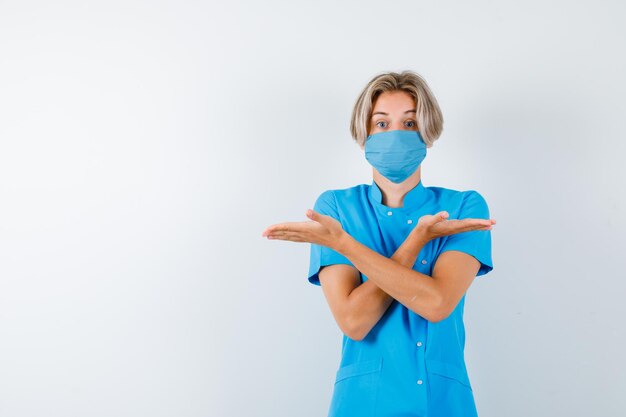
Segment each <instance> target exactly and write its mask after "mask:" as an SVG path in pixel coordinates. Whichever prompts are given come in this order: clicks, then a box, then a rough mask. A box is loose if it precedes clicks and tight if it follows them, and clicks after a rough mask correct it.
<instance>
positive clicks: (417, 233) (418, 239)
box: [409, 226, 431, 245]
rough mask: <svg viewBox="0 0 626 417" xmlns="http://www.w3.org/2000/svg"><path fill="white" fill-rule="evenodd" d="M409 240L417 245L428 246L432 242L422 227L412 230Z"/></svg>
mask: <svg viewBox="0 0 626 417" xmlns="http://www.w3.org/2000/svg"><path fill="white" fill-rule="evenodd" d="M409 238H410V239H411V240H412V241H413V242H414V243H417V244H421V245H426V243H428V241H430V240H431V239H430V237H429V236H428V234H427V233H426V230H424V229H423V228H421V227H420V226H416V227H415V228H414V229H413V230H411V234H410V235H409Z"/></svg>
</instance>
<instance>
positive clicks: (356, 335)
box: [341, 316, 370, 342]
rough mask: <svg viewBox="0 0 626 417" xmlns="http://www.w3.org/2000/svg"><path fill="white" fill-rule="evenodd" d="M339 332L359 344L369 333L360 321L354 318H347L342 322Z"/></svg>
mask: <svg viewBox="0 0 626 417" xmlns="http://www.w3.org/2000/svg"><path fill="white" fill-rule="evenodd" d="M341 330H342V331H343V334H345V335H346V336H347V337H349V338H350V339H352V340H354V341H356V342H360V341H361V340H363V339H365V336H367V334H368V333H369V330H370V329H367V328H365V326H364V325H363V323H362V321H361V320H359V319H358V317H355V316H347V317H345V319H344V320H343V325H342V326H341Z"/></svg>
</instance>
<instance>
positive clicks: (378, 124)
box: [376, 120, 387, 129]
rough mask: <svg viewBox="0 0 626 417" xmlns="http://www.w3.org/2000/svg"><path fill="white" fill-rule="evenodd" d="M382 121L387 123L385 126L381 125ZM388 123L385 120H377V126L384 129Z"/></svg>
mask: <svg viewBox="0 0 626 417" xmlns="http://www.w3.org/2000/svg"><path fill="white" fill-rule="evenodd" d="M380 123H384V124H385V126H381V125H380ZM386 123H387V122H383V121H382V120H381V121H380V122H376V126H378V127H380V128H381V129H384V128H385V127H386V126H387V125H386Z"/></svg>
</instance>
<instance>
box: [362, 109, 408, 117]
mask: <svg viewBox="0 0 626 417" xmlns="http://www.w3.org/2000/svg"><path fill="white" fill-rule="evenodd" d="M407 113H415V110H407V111H405V112H404V114H407ZM376 114H384V115H385V116H389V113H385V112H384V111H377V112H376V113H372V117H374V115H376ZM416 114H417V113H416Z"/></svg>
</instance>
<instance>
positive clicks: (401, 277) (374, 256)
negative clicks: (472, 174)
mask: <svg viewBox="0 0 626 417" xmlns="http://www.w3.org/2000/svg"><path fill="white" fill-rule="evenodd" d="M427 242H428V240H427V239H426V238H425V237H424V236H423V235H422V234H421V233H419V230H418V229H414V230H413V231H412V232H411V233H410V234H409V236H408V237H407V239H406V240H405V241H404V242H403V243H402V245H401V246H400V247H399V248H398V249H397V250H396V252H395V253H394V254H393V256H392V257H391V258H387V257H385V256H383V255H381V254H379V253H378V252H375V251H373V250H371V249H370V248H368V247H367V246H365V245H363V244H361V243H359V242H358V241H357V240H355V239H354V238H352V237H351V236H350V235H349V234H345V235H344V238H343V239H342V241H341V242H339V244H338V245H337V251H338V252H339V253H341V254H342V255H344V256H345V257H346V258H348V259H349V260H350V261H351V262H352V264H353V265H354V267H353V266H350V265H343V264H336V265H329V266H326V267H323V268H322V270H321V271H320V272H319V278H320V283H321V284H322V288H323V291H324V294H325V296H326V298H327V300H328V303H329V305H330V308H331V311H332V313H333V315H334V317H335V320H336V321H337V323H338V324H339V326H340V328H341V329H342V331H343V332H344V333H345V334H346V335H348V336H349V337H351V338H352V339H355V340H361V339H362V338H364V337H365V336H366V335H367V334H368V333H369V331H370V330H371V329H372V328H373V327H374V325H376V323H378V320H380V318H381V317H382V315H383V314H384V313H385V311H386V310H387V308H388V307H389V305H390V304H391V302H392V301H393V300H394V299H395V300H397V301H398V302H400V303H401V304H403V305H404V306H406V307H407V308H408V309H410V310H412V311H413V312H415V313H416V314H419V315H420V316H422V317H424V318H425V319H426V320H428V321H432V322H437V321H440V320H443V319H445V318H446V317H448V315H449V314H450V313H451V312H452V311H453V310H454V308H455V307H456V305H457V304H458V302H459V300H460V299H461V297H462V296H463V294H464V293H465V292H466V291H467V289H468V288H469V286H470V284H471V283H472V280H473V279H474V277H475V276H476V273H477V272H478V270H479V268H480V263H479V262H478V260H477V259H476V258H474V257H473V256H470V255H468V254H466V253H464V252H460V251H455V250H450V251H445V252H443V253H442V254H440V255H439V257H438V259H437V262H436V264H435V266H434V268H433V275H432V277H431V276H430V275H426V274H422V273H421V272H418V271H415V270H414V269H412V268H413V265H414V264H415V261H416V259H417V256H418V254H419V253H420V251H421V250H422V248H423V247H424V245H425V244H426V243H427ZM359 271H360V272H361V273H363V274H365V275H366V276H367V277H368V280H367V281H366V282H364V283H363V284H359V282H360V280H359Z"/></svg>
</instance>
